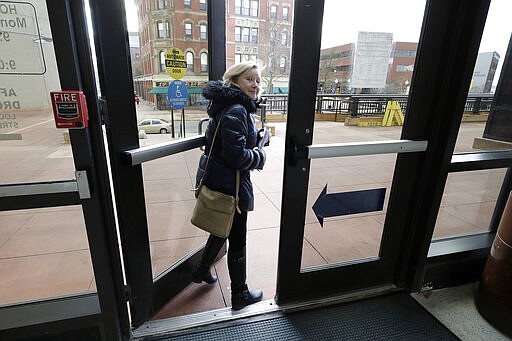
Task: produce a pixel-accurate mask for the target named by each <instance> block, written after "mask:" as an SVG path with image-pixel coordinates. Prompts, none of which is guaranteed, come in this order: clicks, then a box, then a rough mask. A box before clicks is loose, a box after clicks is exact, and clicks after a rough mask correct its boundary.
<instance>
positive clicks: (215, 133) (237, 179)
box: [197, 110, 242, 213]
mask: <svg viewBox="0 0 512 341" xmlns="http://www.w3.org/2000/svg"><path fill="white" fill-rule="evenodd" d="M225 113H226V110H224V112H223V113H222V115H221V116H220V118H219V121H218V122H217V127H215V132H214V133H213V139H212V145H211V146H210V151H209V152H208V158H207V159H206V164H205V165H204V174H203V176H202V177H201V181H199V186H197V187H198V188H200V187H201V185H202V184H203V179H204V177H205V176H206V172H207V169H208V163H209V162H210V156H211V155H212V151H213V145H214V144H215V137H217V131H219V127H220V122H221V121H222V118H223V117H224V114H225ZM239 190H240V170H238V169H237V170H236V192H235V207H236V210H237V212H238V213H242V211H241V210H240V207H238V191H239Z"/></svg>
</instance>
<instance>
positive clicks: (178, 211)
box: [142, 149, 207, 277]
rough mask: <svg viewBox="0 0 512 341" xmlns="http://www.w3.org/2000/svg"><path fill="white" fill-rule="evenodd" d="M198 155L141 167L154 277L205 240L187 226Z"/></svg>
mask: <svg viewBox="0 0 512 341" xmlns="http://www.w3.org/2000/svg"><path fill="white" fill-rule="evenodd" d="M200 153H201V151H200V150H199V149H196V150H191V151H188V152H185V153H181V154H178V155H173V156H169V157H165V158H162V159H158V160H154V161H150V162H146V163H144V164H143V165H142V169H143V174H144V192H145V196H146V211H147V217H148V228H149V239H150V246H151V259H152V265H153V275H154V276H155V277H156V276H157V275H158V274H160V273H161V272H162V271H164V270H165V269H167V267H169V265H170V264H173V263H176V262H177V261H179V260H180V259H181V258H183V257H184V256H185V255H187V254H188V253H189V252H190V251H192V250H195V249H197V248H199V247H200V246H201V244H202V243H204V242H205V241H206V237H207V235H206V233H205V232H203V231H201V230H200V229H198V228H197V227H195V226H193V225H192V224H191V223H190V215H191V213H192V210H193V208H194V204H195V198H194V192H193V191H192V188H193V187H194V186H195V175H196V174H195V171H196V169H197V164H198V162H199V156H200Z"/></svg>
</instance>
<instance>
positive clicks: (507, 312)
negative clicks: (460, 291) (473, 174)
mask: <svg viewBox="0 0 512 341" xmlns="http://www.w3.org/2000/svg"><path fill="white" fill-rule="evenodd" d="M475 302H476V306H477V308H478V311H479V312H480V314H481V315H482V316H483V317H484V318H485V319H486V320H487V321H488V322H489V323H490V324H492V325H493V326H494V327H496V328H497V329H499V330H501V331H502V332H503V333H505V334H507V335H508V336H510V337H512V192H510V194H509V197H508V200H507V204H506V205H505V209H504V211H503V215H502V217H501V221H500V225H499V226H498V231H497V233H496V237H495V238H494V243H493V245H492V247H491V253H490V255H489V257H488V258H487V263H486V264H485V267H484V271H483V274H482V278H481V280H480V285H479V287H478V291H477V293H476V301H475Z"/></svg>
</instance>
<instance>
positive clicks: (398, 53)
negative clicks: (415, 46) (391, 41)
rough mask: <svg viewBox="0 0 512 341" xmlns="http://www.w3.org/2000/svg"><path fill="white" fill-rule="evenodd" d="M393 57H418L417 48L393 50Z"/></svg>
mask: <svg viewBox="0 0 512 341" xmlns="http://www.w3.org/2000/svg"><path fill="white" fill-rule="evenodd" d="M391 56H392V57H416V50H393V52H391Z"/></svg>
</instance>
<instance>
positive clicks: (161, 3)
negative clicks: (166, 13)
mask: <svg viewBox="0 0 512 341" xmlns="http://www.w3.org/2000/svg"><path fill="white" fill-rule="evenodd" d="M166 8H167V1H166V0H156V9H157V10H159V9H166Z"/></svg>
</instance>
